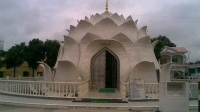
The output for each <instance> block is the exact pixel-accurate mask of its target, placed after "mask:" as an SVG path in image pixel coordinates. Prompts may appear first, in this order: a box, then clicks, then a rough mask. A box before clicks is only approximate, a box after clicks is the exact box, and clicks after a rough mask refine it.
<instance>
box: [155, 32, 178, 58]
mask: <svg viewBox="0 0 200 112" xmlns="http://www.w3.org/2000/svg"><path fill="white" fill-rule="evenodd" d="M156 40H158V43H157V44H156V46H155V48H154V53H155V55H156V59H157V60H159V59H160V58H161V55H160V52H161V51H162V49H163V48H164V47H165V46H168V47H176V44H174V43H172V42H171V41H170V39H169V38H167V37H166V36H161V35H159V37H155V38H153V39H151V42H154V41H156Z"/></svg>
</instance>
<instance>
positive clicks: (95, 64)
mask: <svg viewBox="0 0 200 112" xmlns="http://www.w3.org/2000/svg"><path fill="white" fill-rule="evenodd" d="M118 67H119V60H118V58H117V56H116V55H115V54H114V53H112V52H111V51H110V50H109V49H107V48H105V49H103V50H101V51H100V52H98V53H97V54H96V55H95V56H94V57H93V58H92V60H91V90H92V87H94V85H96V88H97V89H99V88H118V76H119V70H118Z"/></svg>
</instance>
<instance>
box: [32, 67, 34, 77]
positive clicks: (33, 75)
mask: <svg viewBox="0 0 200 112" xmlns="http://www.w3.org/2000/svg"><path fill="white" fill-rule="evenodd" d="M32 70H33V71H32V74H33V77H34V69H32Z"/></svg>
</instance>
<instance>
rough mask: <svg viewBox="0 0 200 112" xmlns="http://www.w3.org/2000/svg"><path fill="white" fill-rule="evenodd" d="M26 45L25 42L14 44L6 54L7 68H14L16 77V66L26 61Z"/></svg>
mask: <svg viewBox="0 0 200 112" xmlns="http://www.w3.org/2000/svg"><path fill="white" fill-rule="evenodd" d="M25 47H26V45H25V43H21V44H19V45H18V44H16V45H15V46H12V47H11V48H10V49H9V50H8V52H7V53H6V56H5V63H6V68H7V69H9V68H13V69H14V77H15V71H16V67H18V66H20V65H21V64H23V62H24V49H25Z"/></svg>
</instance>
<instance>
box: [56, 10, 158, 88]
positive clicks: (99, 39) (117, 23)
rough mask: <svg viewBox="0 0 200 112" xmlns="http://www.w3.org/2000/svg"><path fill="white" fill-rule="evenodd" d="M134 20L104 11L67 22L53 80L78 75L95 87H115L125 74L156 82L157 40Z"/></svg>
mask: <svg viewBox="0 0 200 112" xmlns="http://www.w3.org/2000/svg"><path fill="white" fill-rule="evenodd" d="M137 21H138V20H136V21H134V20H133V19H132V17H131V16H128V17H127V18H126V19H124V16H123V15H121V16H120V15H118V14H117V13H114V14H113V13H111V12H108V11H106V12H104V13H103V14H98V13H97V14H95V15H91V16H90V18H88V17H85V19H84V20H80V21H79V22H78V25H77V26H76V27H75V26H72V25H71V26H70V29H69V30H68V31H69V35H68V36H64V43H60V45H61V47H60V51H59V54H58V59H57V62H56V65H55V69H56V74H55V78H54V81H57V82H59V81H61V82H76V81H77V80H78V78H79V77H81V78H82V80H83V81H84V80H90V82H93V83H95V84H96V85H97V88H108V87H111V88H119V83H120V81H128V79H129V78H143V79H145V81H146V82H147V83H148V82H149V83H156V82H157V75H156V69H157V70H160V66H159V64H158V62H157V60H156V57H155V54H154V47H155V45H156V43H157V42H154V43H151V39H150V37H149V36H148V34H147V26H144V27H142V28H140V29H138V27H137ZM109 82H111V83H109Z"/></svg>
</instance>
